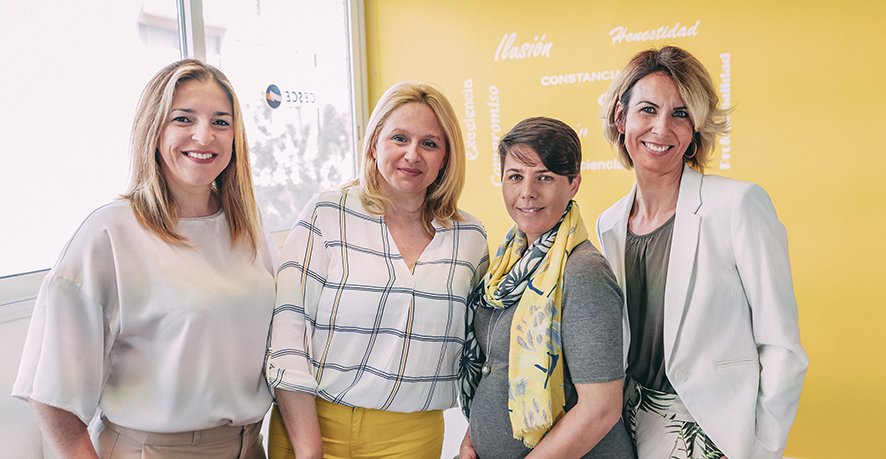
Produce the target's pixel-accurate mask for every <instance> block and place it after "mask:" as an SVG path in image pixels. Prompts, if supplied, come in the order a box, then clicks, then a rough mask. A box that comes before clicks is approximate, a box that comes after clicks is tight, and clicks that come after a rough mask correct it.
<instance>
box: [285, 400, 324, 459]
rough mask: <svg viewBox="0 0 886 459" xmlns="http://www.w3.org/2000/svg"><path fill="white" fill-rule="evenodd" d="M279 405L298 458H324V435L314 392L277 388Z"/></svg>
mask: <svg viewBox="0 0 886 459" xmlns="http://www.w3.org/2000/svg"><path fill="white" fill-rule="evenodd" d="M276 396H277V405H278V406H279V407H280V415H281V416H282V417H283V424H284V425H285V426H286V433H287V434H289V441H290V442H292V449H293V451H295V457H297V458H298V459H322V458H323V437H321V436H320V421H319V420H318V419H317V404H316V403H317V401H316V399H315V398H314V396H313V395H312V394H309V393H307V392H297V391H290V390H284V389H280V388H277V390H276Z"/></svg>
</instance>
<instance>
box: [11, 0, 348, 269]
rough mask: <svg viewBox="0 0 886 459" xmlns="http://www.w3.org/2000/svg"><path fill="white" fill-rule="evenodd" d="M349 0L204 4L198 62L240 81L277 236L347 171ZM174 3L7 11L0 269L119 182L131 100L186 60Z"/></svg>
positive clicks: (58, 232) (45, 252)
mask: <svg viewBox="0 0 886 459" xmlns="http://www.w3.org/2000/svg"><path fill="white" fill-rule="evenodd" d="M180 1H183V0H180ZM189 3H190V4H192V5H193V4H197V6H198V7H199V6H200V2H199V0H191V1H190V2H189ZM348 7H349V4H348V2H347V0H327V1H289V0H276V1H268V0H256V1H254V2H240V1H233V0H204V2H203V5H202V10H203V13H204V15H203V22H204V27H203V34H202V36H203V37H204V40H205V51H206V61H207V62H208V63H210V64H213V65H216V66H219V67H220V68H222V70H223V71H224V72H225V73H226V74H227V75H228V76H229V78H230V79H231V80H232V83H233V84H234V87H235V89H236V90H237V93H238V97H239V99H240V103H241V105H242V106H243V109H244V116H245V121H246V126H247V131H248V134H247V135H248V140H249V144H250V148H251V150H252V152H251V160H252V163H253V171H254V174H255V185H256V192H257V198H258V200H259V205H260V207H261V211H262V214H263V219H264V222H265V224H266V226H267V227H268V229H269V230H271V231H281V230H287V229H288V228H289V227H290V226H291V225H292V224H293V223H294V221H295V218H296V217H297V215H298V212H299V211H300V210H301V207H302V206H303V205H304V203H305V202H306V201H307V200H308V199H309V198H310V197H311V196H312V195H313V194H315V193H317V192H318V191H320V190H322V189H326V188H332V187H335V186H338V185H339V184H341V183H342V182H343V181H345V180H347V179H349V178H351V177H353V175H354V171H355V155H354V153H353V152H354V150H355V149H354V145H355V143H356V141H355V139H354V137H355V136H354V135H353V133H354V114H353V112H354V110H352V108H351V107H352V92H351V87H352V85H351V79H350V75H351V68H350V62H351V61H350V57H351V51H350V41H349V38H348V37H349V33H348V32H349V14H350V13H349V10H348ZM177 11H178V4H177V2H176V1H175V0H115V1H104V2H57V1H52V0H33V1H29V2H12V3H10V4H9V5H6V6H4V14H3V15H0V42H2V43H4V46H2V47H0V60H2V62H3V63H4V77H3V82H2V84H0V100H3V106H4V110H2V111H0V132H2V134H3V139H4V142H3V144H2V146H0V155H2V166H0V215H2V232H0V254H2V255H0V277H4V276H10V275H14V274H18V273H24V272H31V271H38V270H43V269H47V268H49V267H51V266H52V264H53V263H54V261H55V260H56V257H57V256H58V254H59V252H60V251H61V250H62V248H63V246H64V244H65V242H66V241H67V240H68V238H70V237H71V235H72V234H73V233H74V231H75V230H76V229H77V227H78V225H79V224H80V223H81V222H82V221H83V219H84V218H85V217H86V216H87V215H88V214H89V212H91V211H92V210H94V209H95V208H97V207H99V206H101V205H104V204H106V203H108V202H110V201H112V200H113V199H115V198H116V197H118V196H119V195H120V194H121V193H123V192H124V191H125V190H126V186H127V182H128V179H129V134H130V129H131V123H132V118H133V115H134V112H135V106H136V103H137V101H138V97H139V95H140V93H141V90H142V89H143V88H144V85H145V84H146V83H147V82H148V80H149V79H150V78H151V77H152V76H153V75H154V74H155V73H156V72H157V71H158V70H160V69H161V68H162V67H163V66H165V65H167V64H169V63H170V62H173V61H175V60H177V59H179V58H180V55H179V49H178V48H179V45H178V43H179V36H180V33H179V27H178V20H177ZM196 11H199V8H198V9H197V10H196ZM272 85H274V86H275V87H276V88H277V90H278V91H279V94H280V95H279V97H280V105H279V106H277V107H276V108H272V107H271V105H269V104H268V102H267V97H266V95H267V93H268V91H269V88H271V87H272ZM271 93H272V94H276V93H275V92H274V91H273V90H271ZM274 97H276V96H274Z"/></svg>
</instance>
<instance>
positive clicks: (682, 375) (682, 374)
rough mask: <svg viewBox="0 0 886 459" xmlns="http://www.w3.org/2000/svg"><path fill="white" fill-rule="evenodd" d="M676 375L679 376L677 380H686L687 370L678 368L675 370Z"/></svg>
mask: <svg viewBox="0 0 886 459" xmlns="http://www.w3.org/2000/svg"><path fill="white" fill-rule="evenodd" d="M674 377H675V378H677V381H686V372H685V371H683V370H677V371H675V372H674Z"/></svg>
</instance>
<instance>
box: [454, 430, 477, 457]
mask: <svg viewBox="0 0 886 459" xmlns="http://www.w3.org/2000/svg"><path fill="white" fill-rule="evenodd" d="M458 459H477V452H476V451H474V443H473V442H472V441H471V428H470V427H468V428H467V430H466V431H465V438H464V439H463V440H462V441H461V447H459V448H458Z"/></svg>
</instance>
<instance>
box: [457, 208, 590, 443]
mask: <svg viewBox="0 0 886 459" xmlns="http://www.w3.org/2000/svg"><path fill="white" fill-rule="evenodd" d="M561 228H563V229H567V228H568V230H567V231H560V229H561ZM587 238H588V232H587V230H586V229H585V226H584V223H583V222H582V219H581V213H580V212H579V209H578V204H576V203H575V202H574V201H572V202H570V203H569V205H567V206H566V212H564V214H563V217H561V218H560V221H559V222H558V223H557V224H556V225H554V227H553V228H551V229H550V230H548V232H546V233H544V234H543V235H541V236H540V237H539V238H538V240H536V241H535V242H533V243H532V245H529V247H527V244H526V235H525V234H523V232H522V231H520V229H519V228H517V226H516V225H514V227H512V228H511V230H510V231H508V234H507V235H506V236H505V239H504V240H503V241H502V243H501V245H499V247H498V251H497V252H496V254H495V259H493V260H492V262H491V263H490V266H489V271H488V272H487V273H486V276H484V277H483V282H482V283H481V284H480V286H479V287H478V289H477V291H476V292H475V295H474V298H473V301H472V304H471V307H470V308H469V312H468V316H469V317H468V321H469V322H471V323H469V325H468V328H467V330H468V336H467V342H466V343H465V350H464V352H463V355H462V365H461V367H460V370H459V378H460V382H461V384H460V385H461V390H462V410H463V411H464V413H465V416H467V417H468V418H470V402H471V399H472V398H473V396H474V392H475V391H476V387H477V384H478V383H479V381H480V378H481V376H482V375H481V372H480V366H481V365H482V362H483V361H484V360H485V356H484V355H483V352H482V350H481V349H480V347H479V344H478V343H477V339H476V336H475V335H474V328H473V323H472V322H473V311H475V310H476V308H477V307H478V306H483V307H488V308H496V309H506V308H509V307H511V306H515V305H516V307H517V310H516V311H515V312H514V320H513V322H511V343H510V355H509V358H508V367H509V369H508V381H509V387H508V411H509V412H510V417H511V428H512V429H513V432H514V438H516V439H518V440H522V441H523V444H524V445H526V446H527V447H528V448H534V447H535V446H536V445H537V444H538V442H540V441H541V439H542V438H543V437H544V435H545V434H546V433H547V432H548V431H549V430H550V429H551V427H553V425H554V424H555V423H556V422H557V421H558V420H559V419H560V418H561V417H562V416H563V414H565V411H564V405H565V403H566V402H565V394H564V391H563V365H562V363H563V349H562V345H563V343H562V340H561V335H560V330H561V329H560V314H561V312H562V311H561V308H560V304H561V300H562V296H563V270H564V269H565V267H566V258H567V257H568V256H569V253H570V252H571V251H572V249H573V248H574V247H575V246H577V245H578V244H580V243H581V242H583V241H585V240H586V239H587Z"/></svg>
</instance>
